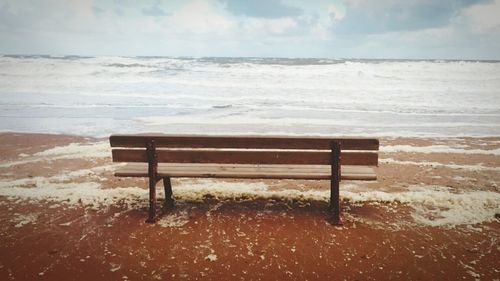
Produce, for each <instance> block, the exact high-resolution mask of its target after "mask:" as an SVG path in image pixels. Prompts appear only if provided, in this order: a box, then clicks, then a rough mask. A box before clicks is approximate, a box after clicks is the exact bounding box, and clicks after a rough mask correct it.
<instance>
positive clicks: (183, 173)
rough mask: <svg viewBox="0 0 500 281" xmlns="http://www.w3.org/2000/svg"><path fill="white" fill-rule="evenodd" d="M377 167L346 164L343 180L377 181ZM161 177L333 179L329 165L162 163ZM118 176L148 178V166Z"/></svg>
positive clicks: (120, 170)
mask: <svg viewBox="0 0 500 281" xmlns="http://www.w3.org/2000/svg"><path fill="white" fill-rule="evenodd" d="M374 168H375V167H374V166H352V165H342V173H341V179H342V180H376V179H377V174H376V172H375V169H374ZM157 173H158V176H159V177H171V178H173V177H175V178H180V177H186V178H245V179H312V180H322V179H323V180H329V179H331V167H330V166H326V165H251V164H197V163H187V164H186V163H159V164H158V172H157ZM115 176H117V177H147V176H148V164H147V163H128V164H126V165H125V166H122V167H119V168H118V169H117V170H116V171H115Z"/></svg>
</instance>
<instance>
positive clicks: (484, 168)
mask: <svg viewBox="0 0 500 281" xmlns="http://www.w3.org/2000/svg"><path fill="white" fill-rule="evenodd" d="M379 161H380V163H385V164H398V165H415V166H428V167H434V168H438V167H439V168H449V169H458V170H467V171H494V172H500V167H488V166H484V165H481V164H476V165H459V164H444V163H439V162H427V161H423V162H416V161H402V160H395V159H392V158H383V159H379Z"/></svg>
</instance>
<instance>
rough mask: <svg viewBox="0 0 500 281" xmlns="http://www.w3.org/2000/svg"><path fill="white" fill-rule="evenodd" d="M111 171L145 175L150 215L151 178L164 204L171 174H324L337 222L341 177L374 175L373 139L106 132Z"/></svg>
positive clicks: (375, 150) (153, 193)
mask: <svg viewBox="0 0 500 281" xmlns="http://www.w3.org/2000/svg"><path fill="white" fill-rule="evenodd" d="M109 140H110V144H111V147H113V149H112V156H113V162H125V163H127V165H125V166H123V167H120V168H119V169H117V170H116V171H115V176H117V177H148V178H149V216H148V219H147V220H146V222H150V223H151V222H154V221H155V219H156V184H157V183H158V181H160V180H162V179H163V185H164V190H165V201H164V204H165V206H166V207H171V206H173V198H172V185H171V181H170V179H171V178H174V177H176V178H241V179H304V180H330V209H331V211H332V212H333V221H334V223H336V224H341V220H340V205H339V204H340V199H339V183H340V181H341V180H376V179H377V176H376V173H375V169H374V168H375V167H376V166H377V165H378V149H379V141H378V140H377V139H368V138H324V137H270V136H200V135H112V136H111V137H110V138H109Z"/></svg>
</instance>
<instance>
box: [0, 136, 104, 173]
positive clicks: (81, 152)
mask: <svg viewBox="0 0 500 281" xmlns="http://www.w3.org/2000/svg"><path fill="white" fill-rule="evenodd" d="M107 157H111V150H110V147H109V143H108V142H106V141H100V142H92V143H71V144H68V145H65V146H57V147H54V148H50V149H47V150H44V151H40V152H37V153H35V154H33V155H25V156H23V157H22V158H23V160H18V161H11V162H5V163H0V167H1V168H6V167H12V166H17V165H23V164H28V163H34V162H40V161H50V160H60V159H89V158H107Z"/></svg>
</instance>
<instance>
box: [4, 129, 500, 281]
mask: <svg viewBox="0 0 500 281" xmlns="http://www.w3.org/2000/svg"><path fill="white" fill-rule="evenodd" d="M380 147H381V148H380V149H381V151H380V160H379V164H380V165H379V168H378V171H377V173H378V176H379V179H378V181H377V182H356V181H345V182H342V183H341V190H340V195H341V199H342V202H341V207H342V211H343V215H342V216H343V221H344V225H343V226H342V227H339V226H334V225H331V224H330V223H329V221H328V213H327V211H326V208H327V206H328V198H329V190H328V188H329V183H328V181H284V180H214V179H173V181H172V184H173V192H174V197H175V200H176V206H175V208H174V209H173V210H170V211H162V212H161V214H160V218H159V221H158V222H157V223H156V224H146V223H145V222H144V220H145V219H146V217H147V206H148V202H147V196H148V191H147V188H146V187H147V182H146V180H144V179H129V178H115V177H114V176H113V170H114V169H115V168H116V167H117V165H116V164H114V163H112V162H111V159H110V156H111V149H110V147H109V143H108V141H107V140H106V139H98V138H89V137H77V136H65V135H51V134H17V133H3V134H0V154H1V155H2V157H1V163H0V177H1V178H0V279H1V280H35V279H36V280H63V279H64V280H92V279H98V280H165V279H167V280H168V279H174V280H175V279H183V280H201V279H203V280H240V279H241V280H285V279H286V280H328V279H330V280H333V279H335V280H424V279H428V280H495V279H496V280H498V278H499V276H500V267H499V266H498V260H500V247H499V240H500V218H499V216H500V189H499V184H500V138H498V137H481V138H479V137H478V138H469V137H468V138H387V137H386V138H383V139H381V146H380ZM158 193H159V196H158V197H159V201H158V205H159V206H160V204H161V200H162V199H163V192H162V188H161V185H160V184H158Z"/></svg>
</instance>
